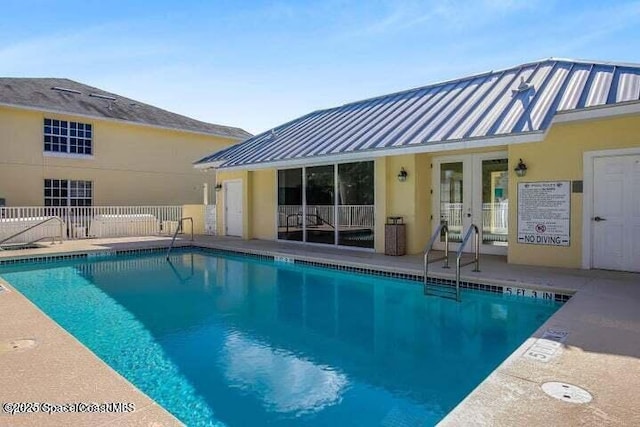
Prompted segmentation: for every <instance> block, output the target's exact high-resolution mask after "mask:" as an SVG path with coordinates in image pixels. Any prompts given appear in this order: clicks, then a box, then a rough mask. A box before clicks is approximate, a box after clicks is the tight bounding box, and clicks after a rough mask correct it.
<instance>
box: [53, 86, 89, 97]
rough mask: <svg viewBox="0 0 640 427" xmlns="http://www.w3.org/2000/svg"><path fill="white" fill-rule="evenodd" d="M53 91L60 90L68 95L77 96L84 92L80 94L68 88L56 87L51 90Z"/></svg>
mask: <svg viewBox="0 0 640 427" xmlns="http://www.w3.org/2000/svg"><path fill="white" fill-rule="evenodd" d="M51 90H58V91H60V92H67V93H75V94H77V95H81V94H82V92H80V91H79V90H75V89H69V88H66V87H60V86H54V87H52V88H51Z"/></svg>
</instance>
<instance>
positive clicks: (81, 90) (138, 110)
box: [0, 77, 251, 140]
mask: <svg viewBox="0 0 640 427" xmlns="http://www.w3.org/2000/svg"><path fill="white" fill-rule="evenodd" d="M0 105H7V106H12V107H23V108H29V109H36V110H43V111H48V112H56V113H67V114H76V115H80V116H87V117H93V118H98V119H111V120H121V121H126V122H133V123H138V124H143V125H150V126H157V127H162V128H169V129H177V130H184V131H189V132H197V133H204V134H210V135H215V136H220V137H224V138H231V139H238V140H244V139H246V138H248V137H250V136H251V134H250V133H248V132H246V131H244V130H243V129H240V128H236V127H230V126H222V125H215V124H211V123H206V122H201V121H199V120H195V119H192V118H190V117H186V116H182V115H180V114H176V113H172V112H170V111H166V110H163V109H161V108H157V107H154V106H152V105H149V104H145V103H143V102H139V101H135V100H133V99H130V98H126V97H124V96H120V95H116V94H114V93H110V92H106V91H104V90H102V89H98V88H95V87H92V86H88V85H85V84H82V83H78V82H76V81H73V80H69V79H57V78H12V77H2V78H0Z"/></svg>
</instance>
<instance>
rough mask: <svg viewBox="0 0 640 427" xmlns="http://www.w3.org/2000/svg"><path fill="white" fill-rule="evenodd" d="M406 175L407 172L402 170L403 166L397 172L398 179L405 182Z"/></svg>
mask: <svg viewBox="0 0 640 427" xmlns="http://www.w3.org/2000/svg"><path fill="white" fill-rule="evenodd" d="M408 175H409V174H408V173H407V171H406V170H404V168H400V172H398V181H400V182H405V181H406V180H407V176H408Z"/></svg>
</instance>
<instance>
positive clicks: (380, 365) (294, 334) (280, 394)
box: [0, 251, 558, 426]
mask: <svg viewBox="0 0 640 427" xmlns="http://www.w3.org/2000/svg"><path fill="white" fill-rule="evenodd" d="M0 276H1V277H3V278H4V279H5V280H6V281H8V282H9V283H11V284H12V285H13V286H14V287H15V288H16V289H18V290H19V291H20V292H22V293H23V294H24V295H26V296H27V297H28V298H29V299H30V300H31V301H33V302H34V303H35V304H36V305H37V306H38V307H40V308H41V309H42V310H43V311H44V312H45V313H47V314H48V315H49V316H50V317H51V318H53V319H54V320H55V321H56V322H58V323H59V324H60V325H61V326H62V327H64V328H65V329H66V330H67V331H69V332H70V333H71V334H73V335H74V336H75V337H76V338H78V339H79V340H80V341H81V342H82V343H84V344H85V345H86V346H87V347H88V348H90V349H91V350H92V351H93V352H94V353H95V354H97V355H98V356H99V357H100V358H102V359H103V360H104V361H105V362H107V363H108V364H109V365H111V366H112V367H113V368H114V369H115V370H117V371H118V372H120V373H121V374H122V375H123V376H124V377H126V378H127V379H128V380H130V381H131V382H132V383H133V384H135V385H136V386H137V387H138V388H139V389H141V390H142V391H144V392H145V393H147V394H148V395H149V396H151V397H152V398H153V399H155V400H156V401H157V402H158V403H160V404H161V405H163V406H164V407H165V408H166V409H168V410H169V411H170V412H171V413H173V414H174V415H175V416H176V417H178V418H179V419H180V420H182V421H183V422H185V423H186V424H187V425H190V426H196V425H198V426H199V425H203V426H205V425H229V426H261V425H282V426H297V425H305V426H343V425H349V426H359V425H362V426H376V425H379V426H404V425H411V426H430V425H434V424H436V423H437V422H438V421H439V420H441V419H442V418H443V417H444V416H445V415H446V414H447V413H448V412H449V411H450V410H451V409H452V408H453V407H454V406H455V405H456V404H457V403H459V402H460V401H461V400H462V399H463V398H464V397H465V395H467V394H468V393H469V392H470V391H471V390H472V389H473V388H474V387H475V386H476V385H478V384H479V383H480V382H481V381H482V380H483V379H484V378H485V377H486V376H487V375H488V374H489V373H490V372H491V371H492V370H493V369H494V368H495V367H496V366H497V365H498V364H499V363H500V362H501V361H502V360H504V359H505V357H506V356H508V355H509V354H510V353H511V352H513V350H515V348H516V347H517V346H518V345H520V344H521V343H522V342H523V341H524V340H525V339H526V338H527V337H528V336H529V335H530V334H531V333H532V332H533V331H534V330H535V329H537V328H538V327H539V326H540V325H541V324H542V322H544V321H545V320H546V319H547V318H548V317H549V316H550V315H551V314H552V313H553V312H554V311H555V310H557V308H558V305H557V304H555V303H548V302H547V303H546V304H541V303H536V302H534V301H530V300H517V299H513V298H511V297H503V296H501V295H493V294H487V293H482V292H474V291H466V292H464V291H463V294H462V297H463V299H462V302H461V303H456V302H454V301H450V300H445V299H441V298H436V297H425V296H424V295H423V293H422V287H421V286H420V285H419V284H416V283H415V282H408V281H402V280H391V279H386V278H381V277H377V276H375V277H374V276H367V275H360V274H354V273H345V272H339V271H334V270H328V269H321V268H316V267H307V266H298V265H292V264H274V263H273V262H271V261H266V260H265V261H263V260H257V259H250V258H245V257H239V256H227V255H224V256H222V255H218V254H216V255H213V254H208V253H205V252H202V251H198V252H186V251H185V252H176V254H175V255H172V257H171V263H169V262H167V261H166V260H165V259H164V256H162V255H159V254H158V255H155V254H152V255H144V256H128V257H117V258H116V257H114V258H107V259H101V260H95V261H88V260H73V261H65V262H60V263H49V264H33V265H22V266H20V267H11V268H6V267H5V268H3V269H2V270H0Z"/></svg>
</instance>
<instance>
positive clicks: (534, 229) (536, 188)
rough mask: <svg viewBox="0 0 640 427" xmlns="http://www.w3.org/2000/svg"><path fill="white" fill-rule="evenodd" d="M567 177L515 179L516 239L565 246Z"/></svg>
mask: <svg viewBox="0 0 640 427" xmlns="http://www.w3.org/2000/svg"><path fill="white" fill-rule="evenodd" d="M570 218H571V185H570V182H569V181H552V182H521V183H518V243H524V244H530V245H550V246H569V243H570V237H569V229H570Z"/></svg>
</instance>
